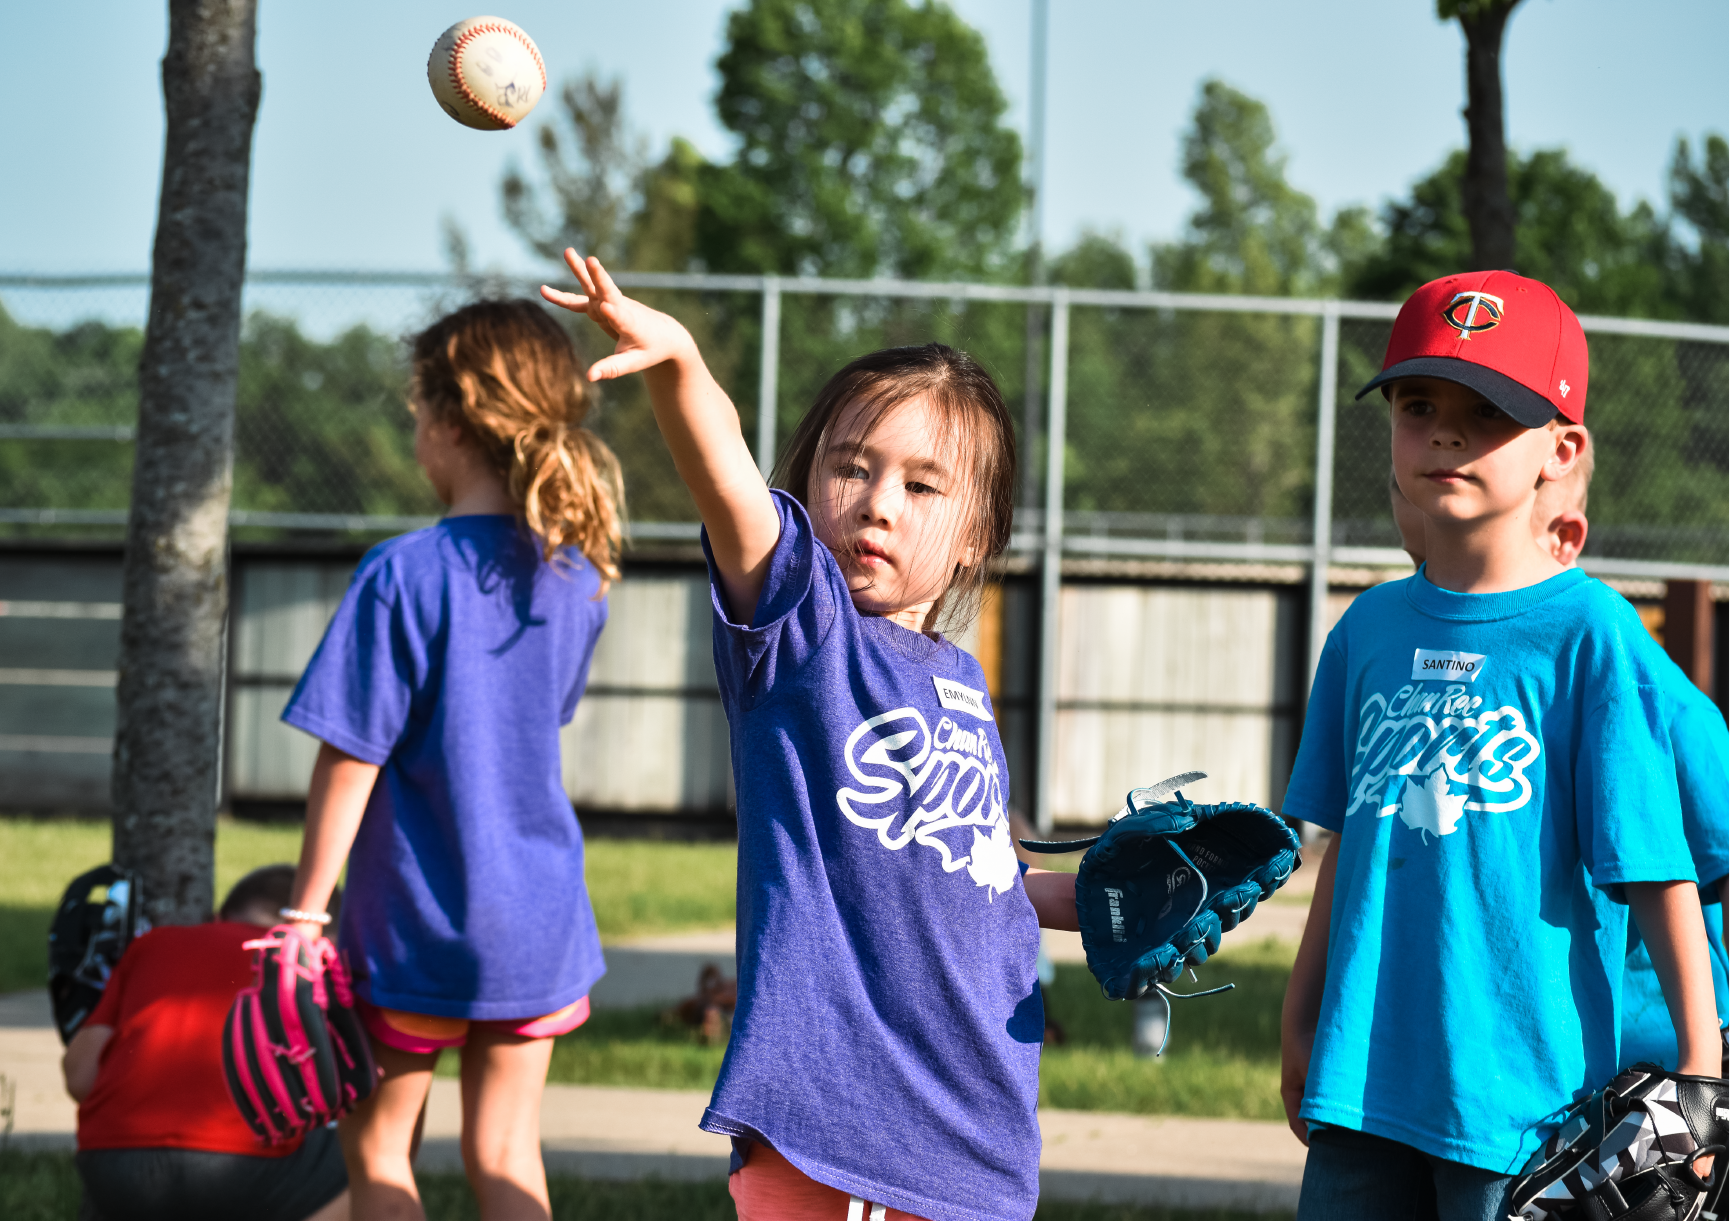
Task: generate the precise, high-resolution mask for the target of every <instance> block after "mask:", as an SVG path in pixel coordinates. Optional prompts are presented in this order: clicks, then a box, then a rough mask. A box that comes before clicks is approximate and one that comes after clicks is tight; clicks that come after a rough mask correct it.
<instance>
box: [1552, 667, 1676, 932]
mask: <svg viewBox="0 0 1730 1221" xmlns="http://www.w3.org/2000/svg"><path fill="white" fill-rule="evenodd" d="M1665 703H1666V697H1665V696H1664V693H1663V692H1662V691H1661V690H1660V689H1659V688H1657V687H1654V686H1649V685H1646V684H1639V685H1634V684H1629V685H1627V686H1625V687H1620V688H1618V689H1616V690H1614V691H1613V692H1612V694H1611V695H1610V698H1609V699H1607V700H1605V701H1604V702H1603V703H1601V704H1599V705H1598V706H1597V707H1596V708H1594V709H1593V710H1592V711H1591V712H1589V713H1588V714H1587V716H1586V719H1585V722H1584V725H1583V726H1582V733H1581V736H1580V744H1579V752H1578V754H1577V755H1576V756H1575V763H1574V767H1575V777H1574V811H1575V818H1576V819H1577V830H1578V834H1579V842H1580V857H1581V860H1582V861H1583V862H1584V864H1585V866H1586V872H1587V874H1588V875H1589V876H1590V877H1591V879H1592V882H1593V884H1594V885H1596V886H1598V887H1600V888H1602V889H1603V890H1604V891H1605V892H1606V893H1607V894H1608V895H1609V896H1610V897H1611V898H1612V899H1615V900H1616V901H1617V902H1623V901H1624V899H1623V895H1622V884H1623V883H1625V882H1672V881H1677V880H1679V879H1687V880H1688V881H1697V880H1698V879H1697V878H1696V876H1695V873H1694V861H1693V857H1692V856H1691V855H1690V854H1689V851H1688V842H1687V839H1686V838H1685V837H1684V835H1683V831H1682V825H1681V824H1682V820H1681V819H1679V818H1677V817H1676V813H1675V812H1676V811H1677V810H1678V809H1679V808H1680V806H1681V796H1680V794H1679V792H1678V790H1677V773H1676V760H1675V756H1674V754H1673V753H1672V749H1671V744H1670V732H1669V727H1668V725H1667V723H1666V721H1667V718H1666V716H1665V712H1666V709H1665Z"/></svg>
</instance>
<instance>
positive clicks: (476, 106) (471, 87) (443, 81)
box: [426, 17, 547, 131]
mask: <svg viewBox="0 0 1730 1221" xmlns="http://www.w3.org/2000/svg"><path fill="white" fill-rule="evenodd" d="M426 78H427V83H428V84H430V85H431V86H432V91H433V96H434V97H435V98H437V99H438V103H439V105H440V106H442V107H444V111H445V113H446V114H448V115H450V117H451V118H453V119H455V120H456V121H457V122H458V123H461V124H462V125H463V126H464V127H478V128H480V129H481V130H482V131H502V130H504V129H505V128H507V127H515V126H516V125H517V124H518V123H521V122H522V121H523V119H525V118H526V117H527V116H528V113H529V111H531V110H533V109H534V108H535V103H536V102H538V101H540V100H541V94H543V93H545V92H546V89H547V68H546V65H545V64H544V63H542V62H541V52H540V48H539V47H537V46H535V40H534V39H532V38H530V37H529V36H528V35H527V34H526V33H524V32H523V30H522V28H521V27H520V26H517V25H515V24H514V23H512V22H509V21H506V20H505V19H504V18H503V17H470V18H469V19H468V20H467V21H459V22H457V23H456V24H455V25H453V26H452V27H451V28H450V29H448V30H446V31H445V32H444V33H443V34H441V35H439V40H438V41H437V42H435V43H434V44H433V49H432V54H431V55H429V56H428V57H427V61H426Z"/></svg>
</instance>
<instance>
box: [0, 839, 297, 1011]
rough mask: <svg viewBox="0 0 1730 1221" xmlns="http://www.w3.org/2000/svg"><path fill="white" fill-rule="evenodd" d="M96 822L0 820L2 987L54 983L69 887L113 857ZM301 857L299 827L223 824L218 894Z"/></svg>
mask: <svg viewBox="0 0 1730 1221" xmlns="http://www.w3.org/2000/svg"><path fill="white" fill-rule="evenodd" d="M111 847H112V841H111V839H110V833H109V825H108V823H107V822H106V821H102V820H96V819H65V818H53V819H31V818H0V992H13V991H17V990H18V989H20V988H40V987H43V986H44V985H45V984H46V983H47V982H48V924H49V922H50V921H51V920H52V919H53V918H54V905H55V904H56V903H58V902H60V896H61V895H62V894H63V893H65V890H66V887H67V885H68V884H69V883H70V882H71V881H72V879H73V878H75V877H77V876H78V875H79V874H81V873H83V872H84V871H85V870H87V869H93V868H95V867H96V866H97V865H100V864H102V863H104V862H105V861H107V860H108V859H109V858H110V856H111V851H110V849H111ZM299 856H300V828H299V827H291V826H285V825H276V824H265V823H242V822H232V821H229V820H227V819H225V820H223V821H222V822H220V823H218V824H217V828H216V894H217V896H218V897H219V898H220V897H221V896H222V895H223V894H225V893H226V892H227V890H228V888H229V887H230V886H233V885H234V884H235V883H236V882H238V881H239V880H240V879H241V878H242V877H243V876H245V875H246V874H247V873H248V872H250V871H251V870H254V869H257V868H258V867H259V866H260V865H269V864H273V863H275V862H277V861H294V860H295V859H296V858H298V857H299Z"/></svg>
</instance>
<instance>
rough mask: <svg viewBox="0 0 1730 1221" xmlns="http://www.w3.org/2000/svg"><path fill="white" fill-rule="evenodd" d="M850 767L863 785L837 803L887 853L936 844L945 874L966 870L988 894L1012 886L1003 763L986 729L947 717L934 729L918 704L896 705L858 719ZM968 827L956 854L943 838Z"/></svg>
mask: <svg viewBox="0 0 1730 1221" xmlns="http://www.w3.org/2000/svg"><path fill="white" fill-rule="evenodd" d="M846 752H847V770H848V771H850V772H852V773H853V776H854V778H855V779H856V780H857V781H858V782H859V785H860V788H859V789H853V788H842V789H839V790H837V791H836V793H835V803H836V804H837V805H838V806H840V807H841V812H842V813H843V814H845V815H846V816H847V819H848V821H849V822H852V823H854V824H855V825H857V826H861V827H867V828H870V829H871V830H874V831H876V832H877V842H878V843H880V844H882V845H883V846H884V847H885V848H888V849H889V850H890V851H892V852H899V851H900V850H901V849H903V848H905V847H906V846H907V845H908V844H910V843H918V844H923V845H924V846H925V847H927V848H933V849H935V850H936V851H937V852H938V853H939V854H940V855H941V856H942V859H943V871H944V872H945V873H955V872H958V871H959V870H962V869H965V870H967V875H968V876H969V877H970V878H972V879H973V882H974V885H976V886H985V887H989V889H988V890H987V892H986V896H987V898H990V897H992V896H995V895H999V894H1003V893H1005V892H1007V891H1009V890H1010V889H1011V888H1013V887H1014V885H1015V879H1016V877H1017V875H1018V874H1019V873H1020V871H1021V870H1020V865H1019V863H1018V862H1017V861H1016V859H1015V846H1014V844H1013V843H1011V841H1010V838H1009V818H1008V816H1007V814H1006V813H1005V812H1004V808H1003V776H1002V772H1001V770H1000V768H1001V764H1000V762H999V760H998V759H997V756H996V754H995V752H993V750H992V748H991V738H990V735H989V734H987V733H986V732H985V731H984V730H983V729H968V728H965V727H963V726H961V725H958V724H957V723H956V722H955V721H953V720H951V719H950V718H949V717H944V718H943V719H942V720H940V721H938V722H937V728H936V729H935V730H932V729H931V728H930V727H929V726H928V725H927V724H926V721H925V717H924V716H923V715H922V714H921V713H920V711H919V710H918V709H917V708H897V709H896V710H895V711H893V712H885V713H881V714H879V715H877V716H874V717H871V718H870V719H868V720H866V721H864V722H862V723H861V724H860V725H859V727H858V728H857V729H855V730H854V731H853V732H852V733H851V734H849V735H848V736H847V745H846ZM962 827H966V828H970V829H971V830H972V833H973V834H972V841H971V843H970V844H969V846H968V848H967V851H966V854H965V855H960V854H958V853H957V851H956V847H958V845H957V846H952V845H951V844H950V843H948V842H946V841H945V840H944V839H943V838H942V837H941V836H942V833H943V832H949V831H955V830H956V829H958V828H962Z"/></svg>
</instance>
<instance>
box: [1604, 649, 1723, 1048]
mask: <svg viewBox="0 0 1730 1221" xmlns="http://www.w3.org/2000/svg"><path fill="white" fill-rule="evenodd" d="M1644 643H1645V645H1647V646H1649V647H1647V648H1645V649H1644V650H1643V652H1644V653H1645V655H1646V657H1647V659H1648V660H1647V664H1649V665H1650V666H1651V668H1652V671H1653V673H1654V674H1655V675H1656V677H1657V680H1658V685H1659V686H1660V687H1661V688H1662V689H1663V690H1664V692H1665V694H1666V695H1667V696H1668V697H1669V704H1668V706H1667V708H1666V721H1667V723H1668V725H1669V730H1670V742H1671V748H1672V750H1673V752H1674V754H1675V757H1676V783H1677V788H1678V789H1679V791H1680V794H1681V798H1682V832H1683V834H1684V835H1686V836H1687V838H1688V849H1689V851H1690V852H1692V853H1693V854H1694V872H1695V874H1696V875H1697V877H1698V878H1699V881H1700V903H1701V906H1702V907H1703V908H1704V909H1705V916H1706V940H1707V943H1708V945H1709V946H1710V948H1711V952H1712V990H1713V992H1714V993H1715V994H1716V998H1717V1002H1718V1021H1719V1024H1720V1025H1722V1024H1723V1022H1724V1021H1725V1018H1726V1015H1727V1013H1730V1008H1727V1003H1726V1002H1727V1000H1730V998H1727V996H1726V980H1725V967H1726V961H1725V954H1724V909H1723V907H1722V906H1720V896H1719V883H1720V882H1721V881H1722V880H1723V878H1724V875H1725V873H1726V872H1727V871H1730V865H1727V864H1726V860H1725V856H1726V847H1727V840H1730V757H1727V756H1730V732H1727V731H1726V729H1725V726H1724V716H1723V714H1722V713H1720V712H1719V711H1718V705H1717V704H1714V703H1713V702H1712V700H1711V698H1710V697H1709V696H1707V695H1706V694H1705V693H1704V692H1703V691H1701V690H1700V688H1698V687H1696V686H1695V685H1694V684H1693V683H1692V682H1690V681H1689V680H1688V676H1687V675H1686V674H1684V673H1682V670H1681V668H1680V667H1679V666H1677V665H1676V663H1675V662H1673V661H1672V660H1670V658H1669V656H1668V655H1666V654H1665V652H1664V651H1663V650H1662V649H1660V648H1659V647H1658V644H1657V642H1656V641H1654V640H1652V639H1651V637H1647V638H1646V640H1645V642H1644ZM1640 1060H1646V1061H1649V1062H1651V1063H1654V1064H1662V1065H1663V1066H1664V1067H1666V1068H1669V1069H1672V1070H1673V1069H1675V1067H1676V1027H1675V1026H1674V1025H1673V1024H1672V1022H1671V1021H1670V1008H1669V1006H1668V1005H1667V1004H1666V1003H1665V1000H1664V991H1663V989H1662V988H1661V987H1660V986H1659V984H1658V974H1657V972H1656V971H1655V970H1653V968H1652V957H1651V955H1650V954H1649V953H1647V951H1646V943H1645V942H1644V941H1642V940H1641V939H1640V934H1639V930H1638V929H1636V928H1635V927H1634V925H1633V922H1632V921H1630V922H1629V925H1628V961H1627V977H1626V979H1625V980H1624V981H1623V984H1622V1067H1624V1068H1626V1067H1627V1066H1628V1065H1630V1064H1633V1063H1636V1062H1637V1061H1640Z"/></svg>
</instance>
